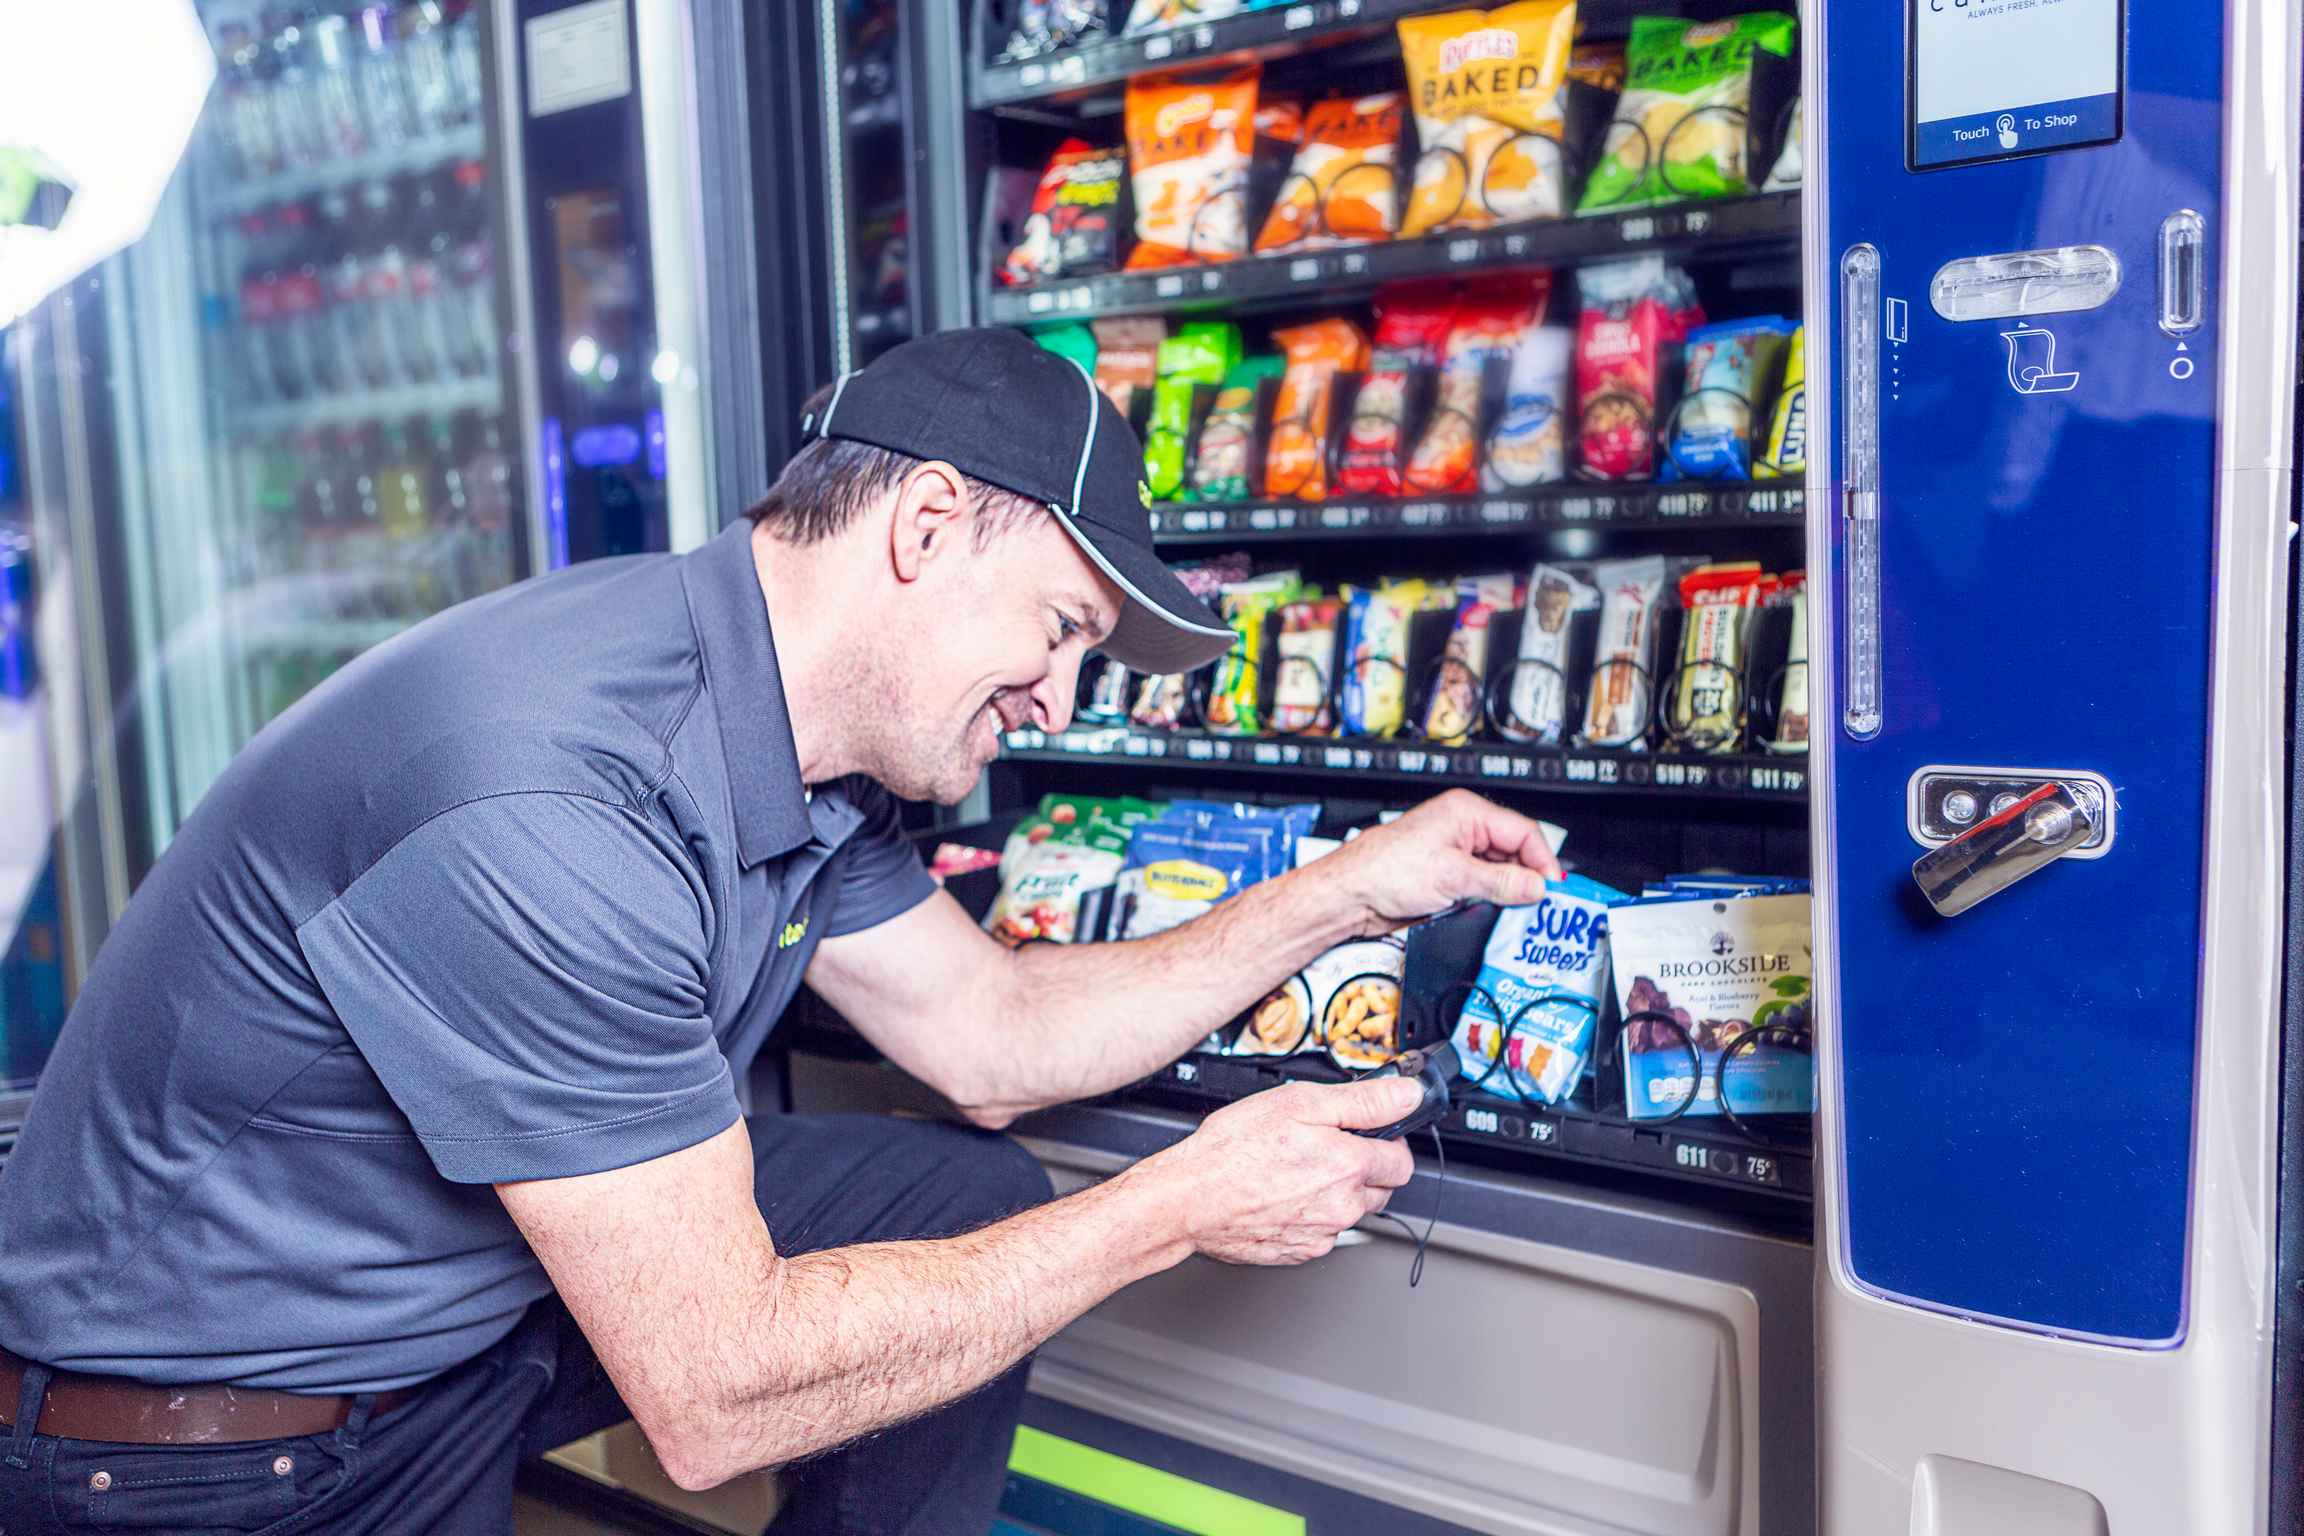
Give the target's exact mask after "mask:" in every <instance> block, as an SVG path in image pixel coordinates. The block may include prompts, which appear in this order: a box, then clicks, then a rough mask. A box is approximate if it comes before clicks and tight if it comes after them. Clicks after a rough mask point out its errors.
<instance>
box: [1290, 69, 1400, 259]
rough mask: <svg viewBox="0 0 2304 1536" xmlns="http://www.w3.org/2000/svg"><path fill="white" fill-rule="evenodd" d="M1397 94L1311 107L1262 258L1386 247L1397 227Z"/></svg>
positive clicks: (1398, 108)
mask: <svg viewBox="0 0 2304 1536" xmlns="http://www.w3.org/2000/svg"><path fill="white" fill-rule="evenodd" d="M1402 106H1403V102H1402V98H1401V95H1400V93H1399V92H1398V91H1380V92H1378V93H1377V94H1375V95H1373V96H1359V97H1349V96H1344V97H1337V98H1335V99H1333V100H1329V101H1320V102H1315V103H1313V106H1312V111H1311V114H1310V115H1309V116H1307V117H1306V118H1305V120H1304V132H1303V139H1302V142H1301V143H1300V145H1299V146H1298V148H1297V150H1296V159H1295V163H1294V164H1293V165H1291V166H1290V167H1289V169H1288V179H1287V180H1286V181H1283V182H1282V183H1281V184H1280V195H1279V196H1278V197H1277V198H1275V199H1274V200H1273V203H1272V211H1271V213H1270V214H1268V215H1266V217H1265V219H1264V228H1263V230H1262V231H1261V232H1259V233H1258V234H1257V236H1256V249H1258V250H1259V251H1285V250H1290V249H1294V248H1296V247H1299V246H1301V247H1303V248H1305V249H1309V250H1318V249H1321V248H1323V247H1326V246H1331V245H1349V244H1355V243H1358V242H1361V241H1366V240H1389V239H1391V238H1392V231H1393V229H1394V228H1395V227H1397V226H1398V224H1399V222H1400V184H1399V174H1400V173H1399V166H1398V160H1399V155H1400V115H1401V109H1402Z"/></svg>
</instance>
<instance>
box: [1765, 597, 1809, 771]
mask: <svg viewBox="0 0 2304 1536" xmlns="http://www.w3.org/2000/svg"><path fill="white" fill-rule="evenodd" d="M1777 601H1778V602H1781V603H1782V604H1784V606H1786V607H1788V608H1790V609H1791V610H1792V650H1791V652H1790V654H1789V655H1787V656H1786V657H1785V658H1784V681H1783V683H1782V685H1781V687H1780V690H1779V692H1778V693H1777V696H1776V733H1775V736H1774V738H1773V739H1772V740H1771V741H1770V742H1769V743H1768V746H1769V749H1770V750H1771V751H1775V752H1805V751H1807V750H1808V573H1807V572H1806V571H1787V572H1785V574H1784V578H1783V581H1782V584H1781V585H1780V586H1779V588H1778V589H1777ZM1762 681H1763V682H1765V681H1766V679H1762Z"/></svg>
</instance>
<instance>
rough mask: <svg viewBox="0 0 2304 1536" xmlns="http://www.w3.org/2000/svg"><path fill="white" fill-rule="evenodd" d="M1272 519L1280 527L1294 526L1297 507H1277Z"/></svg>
mask: <svg viewBox="0 0 2304 1536" xmlns="http://www.w3.org/2000/svg"><path fill="white" fill-rule="evenodd" d="M1272 520H1273V523H1274V524H1275V525H1276V526H1278V527H1281V528H1293V527H1295V526H1296V509H1295V508H1294V507H1280V508H1277V509H1275V510H1274V511H1273V513H1272Z"/></svg>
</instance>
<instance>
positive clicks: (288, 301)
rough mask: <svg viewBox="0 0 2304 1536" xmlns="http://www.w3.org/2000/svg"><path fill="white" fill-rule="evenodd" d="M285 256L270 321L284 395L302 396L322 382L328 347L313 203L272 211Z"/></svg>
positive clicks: (278, 379)
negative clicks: (322, 361)
mask: <svg viewBox="0 0 2304 1536" xmlns="http://www.w3.org/2000/svg"><path fill="white" fill-rule="evenodd" d="M272 222H273V225H274V227H275V229H276V230H277V231H278V238H279V241H280V247H281V254H280V257H279V261H278V265H277V267H276V268H275V269H274V270H276V271H277V272H278V274H279V276H278V280H277V281H276V282H275V283H274V284H273V290H274V293H275V295H276V304H275V313H274V316H273V320H272V324H271V328H270V329H271V334H272V337H273V339H274V345H273V347H272V349H271V351H272V358H273V378H274V381H275V382H276V383H277V384H278V385H279V389H280V394H281V396H282V397H283V398H284V399H289V400H302V399H305V398H306V397H307V396H309V395H311V394H312V393H313V392H314V391H315V390H316V389H317V388H318V387H319V383H320V376H321V370H320V364H319V358H320V355H321V353H322V352H324V351H325V350H326V349H327V346H328V337H327V334H326V332H327V323H328V317H327V300H326V296H325V294H324V293H323V291H322V288H321V284H320V249H319V246H318V244H317V242H316V235H317V231H316V230H315V229H314V228H313V219H312V206H311V204H309V203H303V202H286V203H282V204H281V205H280V206H279V207H277V208H275V209H274V210H273V212H272Z"/></svg>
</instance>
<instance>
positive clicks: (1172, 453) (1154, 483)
mask: <svg viewBox="0 0 2304 1536" xmlns="http://www.w3.org/2000/svg"><path fill="white" fill-rule="evenodd" d="M1158 359H1159V377H1158V379H1157V380H1156V381H1155V382H1154V384H1153V386H1152V419H1151V421H1150V422H1149V423H1148V424H1147V425H1146V427H1145V429H1144V483H1145V484H1146V485H1148V486H1150V487H1151V488H1152V494H1153V495H1154V496H1155V497H1157V498H1159V499H1160V500H1162V501H1173V500H1175V499H1176V498H1177V497H1179V496H1182V495H1183V494H1184V489H1185V487H1184V452H1185V449H1186V448H1187V447H1189V446H1190V444H1191V437H1192V404H1193V392H1194V391H1195V390H1197V389H1199V388H1200V387H1201V386H1202V385H1208V386H1211V387H1213V386H1215V385H1217V384H1221V383H1222V382H1223V381H1224V375H1225V374H1226V373H1227V372H1229V371H1230V370H1231V368H1232V365H1233V364H1235V363H1237V362H1238V361H1239V360H1240V327H1238V326H1236V325H1234V324H1232V323H1231V322H1230V321H1229V320H1194V321H1187V322H1186V323H1185V324H1183V325H1181V326H1179V327H1178V328H1177V331H1176V334H1175V335H1173V336H1171V337H1169V338H1168V339H1167V340H1166V341H1163V342H1162V343H1160V350H1159V353H1158Z"/></svg>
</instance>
